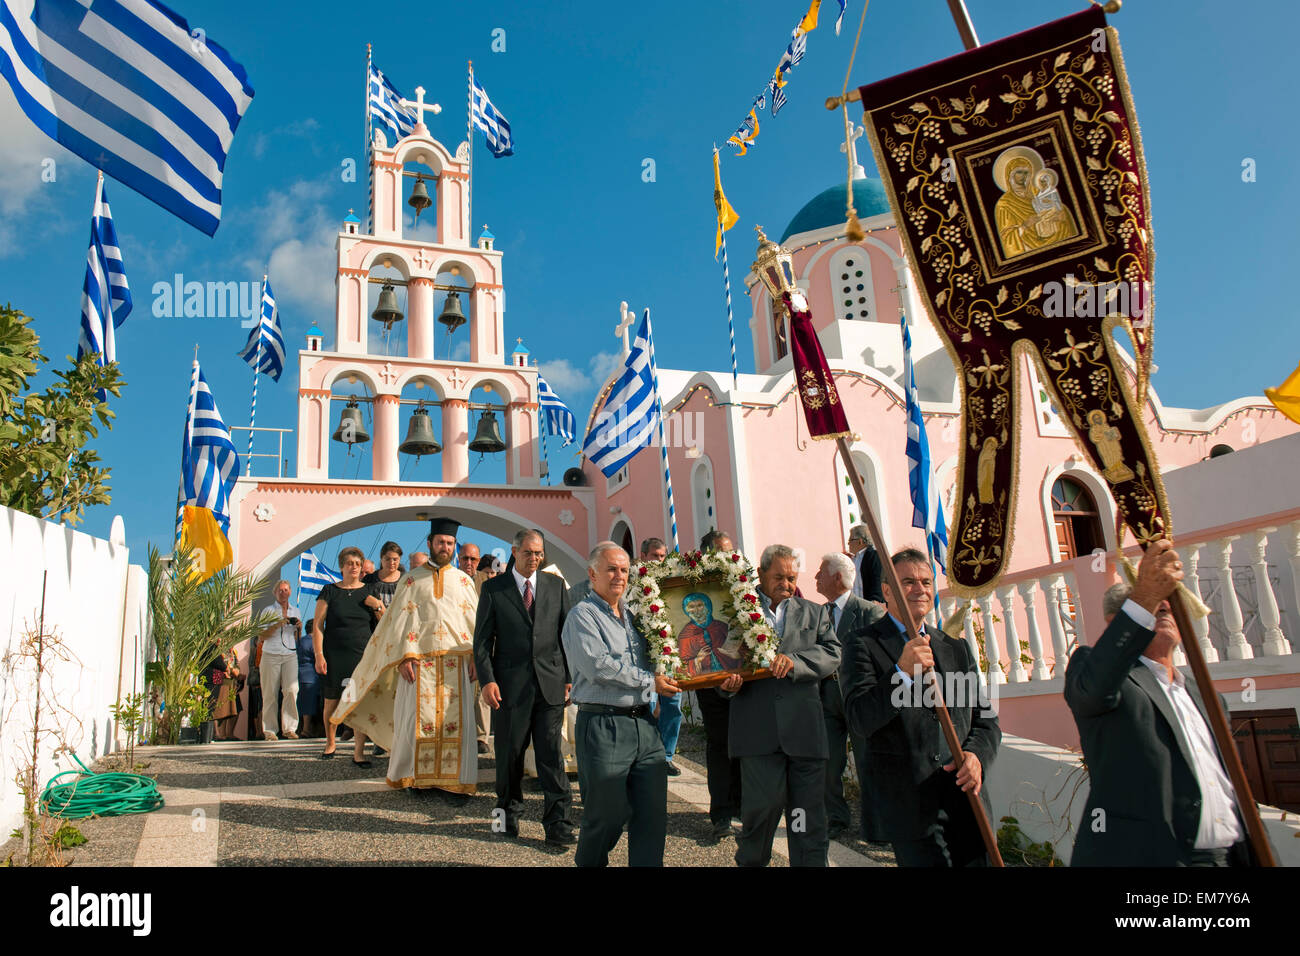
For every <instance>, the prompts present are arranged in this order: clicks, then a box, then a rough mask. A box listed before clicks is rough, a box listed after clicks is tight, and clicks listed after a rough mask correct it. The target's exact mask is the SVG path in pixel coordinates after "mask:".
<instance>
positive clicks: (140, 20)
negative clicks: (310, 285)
mask: <svg viewBox="0 0 1300 956" xmlns="http://www.w3.org/2000/svg"><path fill="white" fill-rule="evenodd" d="M0 74H3V75H4V77H5V79H6V80H8V81H9V85H10V86H11V87H13V91H14V97H15V98H16V99H17V101H18V105H19V107H20V108H21V109H22V111H23V112H24V113H26V114H27V118H28V119H30V120H31V121H32V122H33V123H35V124H36V125H37V126H38V127H40V129H41V130H42V131H43V132H44V133H45V134H46V135H47V136H49V137H50V138H52V139H55V140H57V141H58V142H59V143H61V144H63V145H64V146H66V147H67V148H68V149H70V150H71V151H72V152H74V153H76V154H77V155H78V156H80V157H81V158H82V159H84V160H86V161H87V162H89V163H91V164H92V165H94V166H96V167H98V168H99V169H101V170H103V171H104V172H105V173H106V174H108V175H109V176H112V177H113V178H114V179H116V180H117V181H118V182H120V183H123V184H124V185H127V186H130V187H131V188H132V189H134V190H135V191H136V192H138V193H140V194H141V195H143V196H145V197H147V198H149V199H151V200H153V201H154V202H156V203H157V204H158V205H160V206H162V207H163V208H164V209H166V210H167V211H168V212H171V213H174V214H175V215H177V216H179V217H180V218H181V219H184V220H185V221H186V222H188V223H189V224H190V225H192V226H194V227H196V228H198V229H200V230H202V231H203V232H205V233H207V234H208V235H212V234H213V233H214V232H216V230H217V226H218V225H219V224H220V222H221V178H222V172H223V170H224V168H225V165H226V154H227V152H228V151H229V149H230V142H231V140H232V139H233V138H234V135H235V128H236V127H237V126H238V125H239V121H240V119H241V118H243V115H244V111H245V110H247V109H248V104H249V103H251V102H252V100H253V88H252V87H251V86H249V85H248V75H247V74H246V73H245V72H244V68H243V67H242V66H240V65H239V64H238V63H236V62H235V61H234V60H233V59H231V57H230V54H229V53H227V52H226V51H225V49H223V48H222V47H221V46H220V45H219V44H217V43H216V42H215V41H213V40H212V39H211V38H209V37H207V36H206V35H205V34H204V32H203V31H202V30H199V29H195V30H191V29H190V25H189V23H187V22H186V21H185V19H184V18H182V17H180V16H178V15H176V14H175V13H173V12H172V11H171V10H168V9H167V8H166V7H164V6H163V5H162V4H160V3H157V2H155V0H0Z"/></svg>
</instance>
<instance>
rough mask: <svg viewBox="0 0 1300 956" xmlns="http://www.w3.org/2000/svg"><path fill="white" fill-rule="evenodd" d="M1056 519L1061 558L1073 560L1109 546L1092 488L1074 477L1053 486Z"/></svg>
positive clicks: (1058, 547) (1053, 510) (1059, 479)
mask: <svg viewBox="0 0 1300 956" xmlns="http://www.w3.org/2000/svg"><path fill="white" fill-rule="evenodd" d="M1052 519H1053V520H1054V521H1055V523H1056V544H1057V556H1058V558H1059V560H1061V561H1070V560H1072V559H1074V558H1077V557H1079V555H1082V554H1091V553H1092V552H1093V551H1094V550H1095V549H1097V548H1104V547H1105V538H1104V537H1103V536H1102V531H1101V516H1100V513H1099V512H1098V510H1097V503H1096V502H1095V501H1094V500H1093V497H1092V495H1090V494H1089V493H1088V489H1086V488H1084V487H1083V485H1081V484H1080V483H1079V482H1077V481H1074V480H1073V479H1071V478H1066V477H1061V478H1058V479H1056V483H1055V484H1053V485H1052Z"/></svg>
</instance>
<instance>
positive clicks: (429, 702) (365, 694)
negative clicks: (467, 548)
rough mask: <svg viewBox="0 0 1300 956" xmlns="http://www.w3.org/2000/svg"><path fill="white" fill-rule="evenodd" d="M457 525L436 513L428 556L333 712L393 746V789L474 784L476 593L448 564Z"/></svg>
mask: <svg viewBox="0 0 1300 956" xmlns="http://www.w3.org/2000/svg"><path fill="white" fill-rule="evenodd" d="M459 527H460V525H459V523H458V522H456V521H452V520H450V519H445V518H443V519H434V521H433V522H432V528H431V531H430V534H429V554H430V556H431V557H430V561H429V563H428V564H426V565H424V566H423V567H419V568H415V569H413V570H411V571H409V572H407V573H406V574H405V575H404V576H403V578H402V580H401V582H400V583H399V584H398V586H397V592H396V594H394V595H393V601H392V604H390V605H389V607H388V611H387V612H386V613H385V614H384V616H383V618H382V620H380V622H379V626H378V627H377V628H375V633H374V634H373V635H371V638H370V643H369V645H367V647H366V652H365V655H364V656H363V657H362V658H361V663H360V664H358V665H357V669H356V670H355V671H354V672H353V674H352V681H351V683H349V684H348V686H347V687H346V688H345V689H344V691H343V696H342V698H341V699H340V700H339V706H338V709H337V710H336V711H335V713H334V717H333V720H334V721H335V723H343V724H347V725H348V726H349V727H352V728H353V729H354V730H357V731H360V732H363V733H365V734H366V736H368V737H369V738H370V739H371V740H373V741H375V743H376V744H377V745H379V746H381V747H384V748H387V750H388V751H389V758H388V785H389V786H390V787H437V788H438V789H440V790H448V791H451V792H453V793H466V794H468V793H474V792H475V788H476V786H477V784H478V740H477V737H476V733H475V724H474V697H475V693H474V683H473V682H474V616H475V614H476V613H477V611H478V592H477V591H476V590H475V588H474V581H473V579H472V578H471V577H470V576H469V575H467V574H466V573H465V572H464V571H462V570H460V569H459V568H457V567H456V566H455V565H454V564H453V563H452V556H453V555H454V553H455V549H456V533H457V531H458V530H459Z"/></svg>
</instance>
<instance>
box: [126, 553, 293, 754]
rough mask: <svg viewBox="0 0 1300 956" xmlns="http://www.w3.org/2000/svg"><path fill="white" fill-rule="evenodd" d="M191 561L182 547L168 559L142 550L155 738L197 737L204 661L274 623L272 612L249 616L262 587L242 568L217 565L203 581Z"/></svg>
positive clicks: (204, 696)
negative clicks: (151, 649)
mask: <svg viewBox="0 0 1300 956" xmlns="http://www.w3.org/2000/svg"><path fill="white" fill-rule="evenodd" d="M198 563H199V562H198V561H197V560H196V557H195V555H194V554H193V553H192V552H190V551H189V550H188V549H184V548H180V549H177V550H176V552H175V553H174V554H173V555H172V558H171V560H170V562H168V561H166V560H164V558H163V557H162V556H161V555H160V554H159V553H158V550H157V549H156V548H154V547H150V548H149V614H150V617H151V618H152V622H151V634H152V638H153V645H154V653H155V660H153V661H152V662H150V663H149V664H148V665H147V666H146V668H145V677H146V678H147V680H148V681H149V683H150V684H151V685H152V686H153V689H154V691H155V692H156V693H157V700H158V703H159V707H158V715H157V721H156V723H155V731H154V742H155V743H163V744H174V743H179V742H183V741H182V731H183V730H190V729H192V730H193V731H194V739H195V740H197V739H198V730H199V727H200V725H201V724H203V722H204V721H206V720H207V719H208V718H209V717H210V716H211V713H212V704H211V699H210V696H209V688H208V686H207V684H206V683H204V682H203V681H202V680H201V677H202V674H203V672H204V670H205V669H206V667H207V665H208V664H209V663H210V662H211V661H212V660H214V659H215V658H217V657H224V656H225V655H227V654H229V653H230V652H231V650H232V649H233V648H234V647H235V646H236V645H237V644H240V643H242V642H244V641H247V640H249V639H251V638H252V637H254V636H255V635H256V634H257V633H258V632H259V631H261V630H263V629H265V628H266V627H267V626H269V625H270V624H272V623H274V622H275V620H276V618H275V617H274V616H273V615H268V616H259V617H258V618H256V619H251V618H250V614H251V611H252V608H253V604H254V602H255V601H256V600H257V598H258V597H259V595H260V593H261V591H262V586H261V585H260V584H258V583H256V582H254V581H253V578H252V575H251V574H249V573H248V572H247V571H243V570H232V569H230V568H224V569H222V570H220V571H218V572H216V573H215V574H213V575H211V576H209V577H206V578H204V577H203V576H202V575H201V574H199V573H198V570H199V569H198ZM185 724H188V725H189V727H185ZM185 736H186V737H189V734H186V735H185Z"/></svg>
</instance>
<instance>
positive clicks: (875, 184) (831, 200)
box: [781, 179, 889, 242]
mask: <svg viewBox="0 0 1300 956" xmlns="http://www.w3.org/2000/svg"><path fill="white" fill-rule="evenodd" d="M844 199H845V188H844V183H840V184H839V185H838V186H832V187H831V188H830V189H827V190H824V191H823V192H820V193H818V194H817V195H816V196H814V197H813V198H812V199H810V200H809V201H808V202H807V203H806V204H805V205H804V207H803V208H802V209H800V210H799V212H798V213H796V214H795V217H794V218H793V219H791V220H790V225H788V226H786V227H785V232H784V233H783V234H782V236H781V241H782V242H785V241H786V240H787V239H789V238H790V237H791V236H794V235H798V234H799V233H801V232H812V231H814V230H816V229H825V228H826V227H827V226H842V225H844V220H845V218H846V216H845V206H846V203H845V201H844ZM853 207H854V208H855V209H857V211H858V218H859V219H867V218H869V217H871V216H878V215H880V214H881V213H882V212H889V200H888V199H887V198H886V197H885V187H884V186H882V185H881V184H880V180H878V179H855V180H854V181H853Z"/></svg>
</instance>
